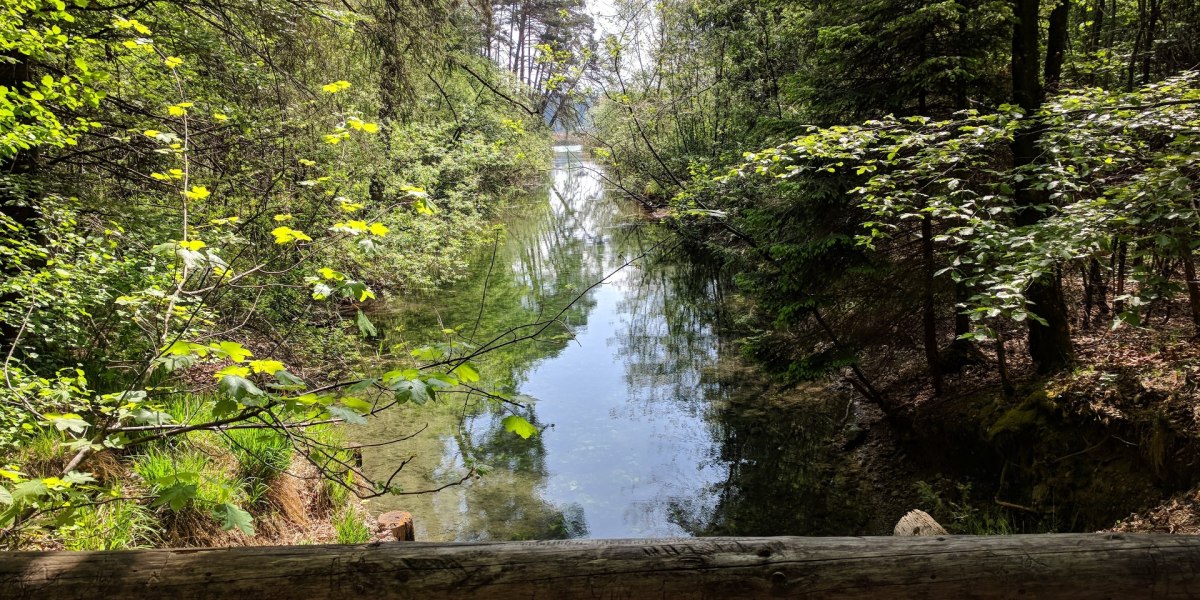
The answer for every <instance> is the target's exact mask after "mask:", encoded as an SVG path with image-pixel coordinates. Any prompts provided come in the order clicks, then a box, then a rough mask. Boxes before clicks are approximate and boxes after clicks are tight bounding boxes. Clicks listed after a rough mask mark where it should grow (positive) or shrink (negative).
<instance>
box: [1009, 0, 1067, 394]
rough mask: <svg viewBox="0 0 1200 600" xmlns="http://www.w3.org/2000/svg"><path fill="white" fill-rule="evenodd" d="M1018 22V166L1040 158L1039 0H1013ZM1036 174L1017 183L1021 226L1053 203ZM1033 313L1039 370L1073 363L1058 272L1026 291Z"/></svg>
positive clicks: (1032, 350)
mask: <svg viewBox="0 0 1200 600" xmlns="http://www.w3.org/2000/svg"><path fill="white" fill-rule="evenodd" d="M1014 1H1015V13H1016V15H1015V16H1016V23H1015V24H1014V25H1013V38H1012V82H1013V83H1012V85H1013V90H1012V95H1013V102H1014V103H1015V104H1017V105H1018V106H1020V107H1021V108H1023V109H1025V114H1026V115H1027V116H1028V117H1029V118H1027V119H1026V121H1027V123H1026V124H1025V125H1024V126H1023V127H1021V129H1020V130H1019V131H1017V133H1016V135H1014V136H1013V142H1012V153H1013V167H1014V169H1016V170H1021V169H1022V168H1023V167H1026V166H1028V165H1032V164H1035V163H1036V161H1038V160H1039V154H1038V142H1039V141H1040V140H1041V135H1042V131H1041V129H1040V128H1039V127H1038V126H1037V125H1036V124H1032V123H1029V121H1032V118H1031V117H1032V116H1033V115H1034V113H1036V112H1037V110H1038V108H1040V107H1041V105H1042V97H1043V90H1042V86H1041V82H1040V81H1039V79H1038V75H1039V73H1040V72H1041V69H1039V68H1038V67H1039V63H1040V60H1039V57H1040V54H1039V31H1038V9H1039V0H1014ZM1032 183H1033V178H1031V177H1025V178H1024V179H1023V180H1022V181H1019V182H1016V186H1015V187H1016V189H1015V201H1016V205H1017V214H1016V224H1017V225H1018V226H1022V227H1024V226H1030V225H1034V224H1036V223H1038V222H1039V221H1041V220H1042V218H1043V213H1042V212H1041V211H1040V210H1038V208H1039V207H1041V206H1043V205H1046V204H1048V199H1047V197H1046V193H1045V191H1044V190H1036V189H1034V188H1033V186H1032ZM1025 296H1026V298H1027V299H1028V300H1029V302H1030V303H1031V304H1032V305H1033V311H1034V313H1035V314H1037V315H1038V316H1039V317H1041V318H1042V319H1043V320H1045V322H1046V324H1044V325H1043V324H1042V323H1040V322H1038V321H1037V320H1035V319H1029V354H1030V357H1031V358H1032V359H1033V362H1034V364H1035V365H1036V366H1037V370H1038V372H1039V373H1050V372H1054V371H1057V370H1059V369H1062V368H1063V367H1065V366H1067V365H1068V364H1070V362H1071V329H1070V325H1069V324H1068V322H1067V312H1066V305H1065V303H1064V302H1063V297H1062V287H1061V286H1060V285H1059V281H1058V275H1057V273H1046V274H1044V275H1043V276H1042V277H1041V278H1039V279H1038V280H1037V281H1034V282H1033V283H1032V284H1030V286H1029V289H1028V290H1026V292H1025Z"/></svg>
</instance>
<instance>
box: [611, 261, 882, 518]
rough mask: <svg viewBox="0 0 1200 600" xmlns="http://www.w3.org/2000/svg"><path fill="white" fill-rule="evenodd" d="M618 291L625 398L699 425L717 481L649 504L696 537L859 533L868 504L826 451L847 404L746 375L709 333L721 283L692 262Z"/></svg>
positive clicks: (652, 268) (649, 269)
mask: <svg viewBox="0 0 1200 600" xmlns="http://www.w3.org/2000/svg"><path fill="white" fill-rule="evenodd" d="M624 285H626V286H627V287H628V289H627V291H626V301H625V302H624V304H623V305H622V308H621V312H622V313H623V314H624V315H625V316H626V319H625V323H624V327H623V328H622V329H621V330H620V331H618V332H617V334H616V342H617V343H618V344H619V345H620V348H621V353H622V355H623V356H624V357H625V361H626V366H627V375H626V380H627V383H628V385H629V390H630V391H629V395H630V397H631V398H641V399H643V401H644V402H645V403H647V404H649V405H654V404H661V403H664V402H669V403H671V404H672V405H673V406H671V407H670V408H669V410H674V411H681V412H690V413H692V414H702V415H703V416H704V418H705V421H706V423H707V425H708V429H709V434H710V435H711V438H712V439H713V441H714V442H715V444H716V447H715V448H714V451H713V454H712V456H711V457H710V460H711V462H712V463H714V464H717V465H721V466H723V467H724V470H725V472H726V477H725V478H724V481H722V482H720V483H718V484H715V485H713V486H712V487H711V488H710V489H707V490H704V492H703V493H701V494H699V495H697V496H693V497H679V496H677V497H671V498H662V499H659V501H660V502H662V503H664V504H665V505H666V507H665V508H666V510H665V512H666V514H668V515H669V518H670V520H671V521H672V522H673V523H675V524H676V525H678V526H680V527H681V528H682V529H684V530H685V531H687V532H690V533H692V534H694V535H783V534H792V535H834V534H841V535H845V534H848V533H852V532H860V531H862V530H863V529H864V528H865V527H866V526H867V515H866V514H864V512H863V508H862V506H863V505H864V504H869V503H865V502H864V501H863V496H862V495H863V493H864V491H863V489H862V485H861V483H860V482H859V481H857V480H856V479H855V478H854V476H853V473H852V471H851V470H850V469H849V468H848V466H847V464H846V462H845V458H844V457H842V456H841V455H840V452H839V448H838V447H837V445H836V443H835V442H834V440H835V438H836V437H837V434H838V432H839V430H840V428H841V422H840V419H841V417H842V416H843V415H844V413H845V408H846V406H845V401H844V400H841V399H833V398H820V397H812V396H806V395H805V394H803V393H801V392H799V391H796V390H793V391H791V392H787V393H784V394H782V395H781V394H780V393H779V392H778V391H777V390H773V389H771V386H770V382H769V381H768V380H766V379H765V377H766V376H765V375H764V374H763V373H761V372H759V371H758V370H756V369H752V368H749V367H748V366H746V365H744V364H743V363H742V361H741V360H740V359H739V357H738V356H737V354H736V351H735V350H734V349H733V348H732V344H731V342H730V341H725V340H722V336H721V331H720V327H719V326H718V324H719V323H721V322H722V317H723V315H722V314H721V310H722V308H723V302H724V296H723V290H725V289H727V287H728V285H729V282H726V281H722V279H721V277H720V275H719V274H718V273H714V272H713V271H712V270H711V269H710V268H706V267H705V266H704V265H703V264H702V263H699V262H691V261H688V260H686V259H683V258H675V257H670V256H668V257H662V258H661V259H660V260H659V261H658V262H657V263H656V264H651V265H647V266H645V267H644V268H643V269H640V270H639V273H638V275H637V276H636V277H631V278H630V279H628V280H627V281H626V282H625V284H624ZM780 398H784V399H786V400H781V399H780ZM658 410H659V411H662V412H668V408H666V407H663V408H659V409H658Z"/></svg>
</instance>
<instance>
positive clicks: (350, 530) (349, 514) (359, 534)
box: [333, 509, 371, 544]
mask: <svg viewBox="0 0 1200 600" xmlns="http://www.w3.org/2000/svg"><path fill="white" fill-rule="evenodd" d="M333 528H334V530H335V531H336V532H337V543H339V544H365V543H367V542H369V541H371V529H370V528H369V527H367V524H366V522H365V521H363V518H362V515H361V514H360V513H359V512H358V511H356V510H353V509H345V510H342V511H340V512H338V513H337V515H335V516H334V518H333Z"/></svg>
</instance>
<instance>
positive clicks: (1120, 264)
mask: <svg viewBox="0 0 1200 600" xmlns="http://www.w3.org/2000/svg"><path fill="white" fill-rule="evenodd" d="M1128 254H1129V246H1128V245H1127V244H1126V243H1125V242H1121V243H1120V244H1118V245H1117V274H1116V276H1115V277H1116V280H1117V281H1116V282H1115V283H1114V284H1113V285H1114V286H1115V287H1116V291H1115V292H1113V312H1114V313H1116V315H1117V316H1118V317H1119V316H1121V313H1123V312H1125V299H1124V298H1122V296H1124V295H1125V261H1126V258H1127V257H1128Z"/></svg>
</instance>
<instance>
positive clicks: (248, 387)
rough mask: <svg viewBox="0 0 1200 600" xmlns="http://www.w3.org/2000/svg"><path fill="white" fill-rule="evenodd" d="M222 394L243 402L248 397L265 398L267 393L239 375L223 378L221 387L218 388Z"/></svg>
mask: <svg viewBox="0 0 1200 600" xmlns="http://www.w3.org/2000/svg"><path fill="white" fill-rule="evenodd" d="M217 387H218V388H219V389H220V390H221V391H222V392H225V394H226V395H228V396H230V397H231V398H236V399H238V400H241V399H242V398H246V397H248V396H263V395H265V394H266V392H264V391H262V390H260V389H258V386H256V385H254V383H253V382H252V381H250V380H249V379H246V378H245V377H238V376H237V375H226V376H224V377H222V378H221V383H220V385H218V386H217Z"/></svg>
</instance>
